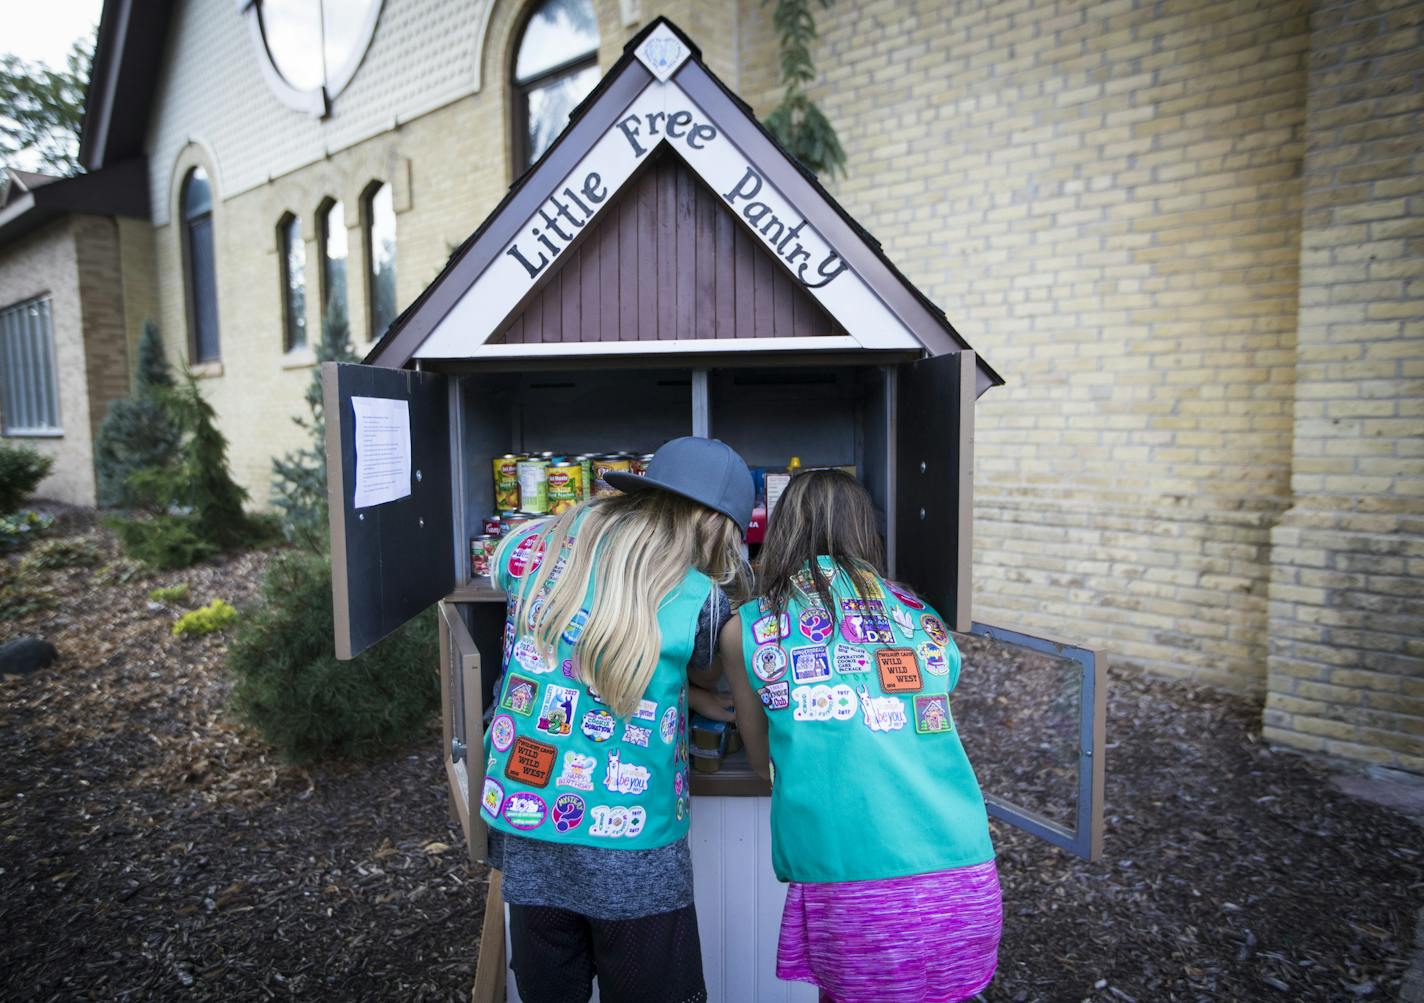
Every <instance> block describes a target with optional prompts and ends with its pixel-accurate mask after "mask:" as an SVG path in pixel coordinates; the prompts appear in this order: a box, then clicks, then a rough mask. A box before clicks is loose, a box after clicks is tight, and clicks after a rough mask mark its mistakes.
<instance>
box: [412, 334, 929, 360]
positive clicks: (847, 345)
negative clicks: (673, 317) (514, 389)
mask: <svg viewBox="0 0 1424 1003" xmlns="http://www.w3.org/2000/svg"><path fill="white" fill-rule="evenodd" d="M861 347H862V346H861V343H860V342H858V341H856V340H855V339H854V338H850V337H846V336H844V335H830V336H827V337H823V338H820V337H806V338H683V339H672V340H668V341H565V342H549V343H534V344H528V345H522V344H514V345H504V344H489V343H486V344H483V345H477V346H475V347H474V348H473V349H471V350H470V351H469V352H467V353H465V354H464V355H461V356H459V358H462V359H522V358H539V357H564V356H571V355H691V354H709V355H710V354H719V353H724V352H828V351H838V350H839V351H858V350H859V349H860V348H861ZM916 347H918V346H916ZM422 358H424V356H422Z"/></svg>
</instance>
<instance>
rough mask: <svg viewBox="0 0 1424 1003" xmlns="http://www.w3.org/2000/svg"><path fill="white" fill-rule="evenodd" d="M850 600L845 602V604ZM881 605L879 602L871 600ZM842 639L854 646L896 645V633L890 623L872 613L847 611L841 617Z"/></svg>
mask: <svg viewBox="0 0 1424 1003" xmlns="http://www.w3.org/2000/svg"><path fill="white" fill-rule="evenodd" d="M849 601H850V600H845V601H844V602H842V605H843V606H844V605H845V602H849ZM869 601H870V602H875V603H876V604H877V605H879V601H878V600H874V599H872V600H869ZM841 637H843V638H845V639H846V640H847V641H850V642H851V643H852V644H894V643H895V631H894V630H893V629H892V628H891V626H890V621H889V620H887V619H885V617H883V616H880V615H877V614H875V613H872V612H857V611H847V612H846V613H845V614H844V615H843V616H842V617H841Z"/></svg>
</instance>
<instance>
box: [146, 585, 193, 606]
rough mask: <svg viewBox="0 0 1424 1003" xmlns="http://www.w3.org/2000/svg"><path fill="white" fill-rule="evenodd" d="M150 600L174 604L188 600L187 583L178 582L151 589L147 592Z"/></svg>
mask: <svg viewBox="0 0 1424 1003" xmlns="http://www.w3.org/2000/svg"><path fill="white" fill-rule="evenodd" d="M148 598H149V601H150V602H161V603H169V604H174V605H176V604H177V603H185V602H187V601H188V583H187V582H179V583H178V584H177V585H162V586H159V587H158V588H156V589H151V590H150V591H149V593H148Z"/></svg>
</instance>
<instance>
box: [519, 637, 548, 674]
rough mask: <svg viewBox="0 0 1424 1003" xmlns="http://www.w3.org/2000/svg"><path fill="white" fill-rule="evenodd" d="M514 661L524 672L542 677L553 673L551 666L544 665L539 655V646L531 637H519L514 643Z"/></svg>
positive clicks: (541, 656)
mask: <svg viewBox="0 0 1424 1003" xmlns="http://www.w3.org/2000/svg"><path fill="white" fill-rule="evenodd" d="M514 660H515V661H516V662H518V663H519V667H520V668H521V669H523V670H524V671H525V672H533V673H536V674H539V675H543V674H544V673H545V672H553V671H554V667H553V666H552V665H547V664H545V662H544V656H543V655H540V654H539V646H538V645H537V644H535V643H534V639H533V638H532V637H521V638H520V639H519V640H518V641H515V642H514Z"/></svg>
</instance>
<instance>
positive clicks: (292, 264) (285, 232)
mask: <svg viewBox="0 0 1424 1003" xmlns="http://www.w3.org/2000/svg"><path fill="white" fill-rule="evenodd" d="M277 254H278V257H279V258H280V260H281V269H282V350H283V351H285V352H290V351H292V350H293V349H297V348H304V347H305V346H306V343H307V245H306V241H304V240H302V221H301V220H299V219H298V218H297V217H296V216H293V215H292V214H291V213H288V214H287V215H285V216H283V217H282V221H281V222H280V223H278V224H277Z"/></svg>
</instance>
